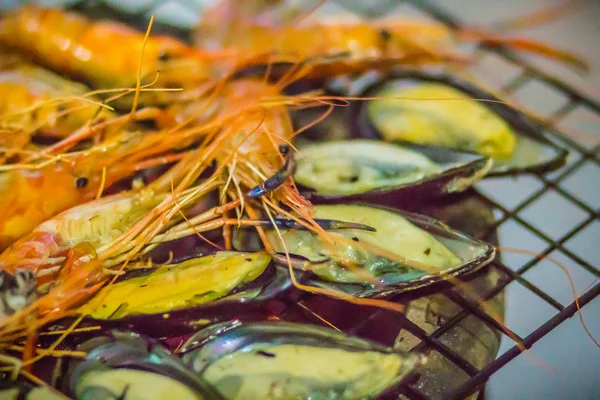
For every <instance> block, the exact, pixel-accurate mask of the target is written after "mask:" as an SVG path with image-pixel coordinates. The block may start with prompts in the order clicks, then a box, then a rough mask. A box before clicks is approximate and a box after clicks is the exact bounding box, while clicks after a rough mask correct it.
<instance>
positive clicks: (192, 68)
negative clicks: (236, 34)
mask: <svg viewBox="0 0 600 400" xmlns="http://www.w3.org/2000/svg"><path fill="white" fill-rule="evenodd" d="M0 45H4V46H6V47H9V48H11V49H14V50H16V51H19V52H23V53H26V54H27V55H28V56H31V57H32V58H33V59H34V60H36V61H37V62H38V63H40V64H41V65H44V66H46V67H48V68H50V69H53V70H55V71H57V72H60V73H64V74H68V75H70V76H72V77H75V78H77V79H80V80H82V81H85V82H87V83H88V84H89V85H90V86H92V87H93V88H97V89H98V88H130V87H134V86H135V84H136V80H137V79H138V77H141V80H142V82H143V83H149V82H151V83H155V84H156V85H158V86H161V87H167V88H180V87H187V88H190V87H194V88H195V87H197V86H198V85H202V84H204V83H206V82H208V81H211V80H213V79H216V77H217V76H218V75H219V74H222V73H223V71H224V70H227V66H228V65H233V64H232V62H233V61H232V59H231V58H223V57H222V56H221V55H220V54H207V53H204V52H202V51H200V50H198V49H194V48H191V47H189V46H186V45H185V44H183V43H182V42H180V41H178V40H176V39H174V38H171V37H168V36H152V37H149V38H145V37H144V34H143V33H142V32H138V31H136V30H134V29H132V28H130V27H127V26H126V25H123V24H119V23H115V22H109V21H98V22H94V21H91V20H89V19H88V18H86V17H84V16H83V15H80V14H78V13H74V12H65V11H63V10H60V9H54V8H44V7H38V6H33V5H32V6H24V7H21V8H19V9H17V10H15V11H13V12H11V13H7V14H6V15H5V16H4V17H3V18H2V20H1V21H0ZM142 48H144V62H143V64H142V65H141V66H140V65H139V64H138V61H139V60H138V59H137V57H132V56H131V55H132V54H141V51H142ZM170 94H172V93H169V92H165V91H145V92H143V93H142V95H141V97H140V101H141V103H142V104H144V103H152V104H157V103H164V102H168V101H170V100H171V98H172V97H171V96H169V95H170ZM130 100H131V99H130V98H122V99H120V100H119V103H117V104H121V105H123V106H127V107H128V106H129V105H130Z"/></svg>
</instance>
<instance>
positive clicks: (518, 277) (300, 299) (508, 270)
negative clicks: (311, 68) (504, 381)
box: [270, 1, 600, 399]
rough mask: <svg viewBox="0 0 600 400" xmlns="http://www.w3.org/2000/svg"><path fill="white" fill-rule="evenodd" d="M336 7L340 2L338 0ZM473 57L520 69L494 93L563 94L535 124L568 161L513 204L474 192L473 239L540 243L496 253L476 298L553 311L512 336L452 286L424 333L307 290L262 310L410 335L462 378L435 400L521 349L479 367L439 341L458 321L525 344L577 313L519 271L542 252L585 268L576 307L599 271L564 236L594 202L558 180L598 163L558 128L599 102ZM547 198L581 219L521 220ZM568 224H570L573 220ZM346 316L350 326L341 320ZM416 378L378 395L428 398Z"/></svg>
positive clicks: (518, 61)
mask: <svg viewBox="0 0 600 400" xmlns="http://www.w3.org/2000/svg"><path fill="white" fill-rule="evenodd" d="M340 4H343V3H342V2H340ZM411 5H415V3H413V2H411ZM416 6H417V7H419V8H420V9H421V10H422V11H425V12H426V13H428V14H430V15H432V16H433V17H434V18H435V19H437V20H439V21H441V22H444V23H446V24H447V25H449V26H451V27H458V26H459V25H458V23H457V22H456V21H455V20H454V19H452V18H451V17H450V16H448V15H446V14H445V13H444V12H442V11H441V10H440V9H438V8H436V7H435V6H434V5H432V4H430V3H427V2H423V1H419V2H416ZM481 54H494V55H495V56H497V57H499V58H500V59H502V60H504V61H505V62H507V63H510V64H511V65H513V66H515V67H517V68H518V69H519V70H520V72H519V73H518V74H517V75H516V76H514V77H511V79H510V80H509V81H508V82H507V83H506V84H505V85H504V87H503V88H502V90H501V92H502V93H504V94H507V95H510V94H515V93H517V92H518V91H519V89H521V88H523V87H525V86H527V85H530V84H536V85H543V86H544V87H547V88H550V89H552V91H557V92H559V93H560V94H561V95H562V96H563V97H565V98H566V99H567V101H566V102H565V103H564V104H562V105H561V106H560V107H558V108H557V109H556V110H554V111H553V113H552V114H551V115H549V116H547V117H546V118H545V120H546V122H542V123H541V124H542V126H543V128H544V129H545V131H546V132H547V134H548V135H549V136H550V137H551V138H552V139H553V140H555V142H556V143H557V144H559V145H561V146H563V147H567V148H569V149H570V151H571V153H572V154H571V158H572V159H575V160H574V161H573V162H570V163H569V164H568V165H567V166H566V167H564V168H563V169H561V170H559V171H557V172H555V173H552V174H548V175H541V174H535V175H532V176H531V177H527V178H526V179H527V180H528V181H527V182H526V183H527V184H528V186H533V187H534V188H535V189H534V191H533V192H531V193H528V194H527V196H525V197H524V198H522V199H520V200H518V201H512V202H510V201H509V202H508V203H512V204H508V205H507V204H503V203H504V202H503V201H502V200H499V199H497V198H495V197H494V196H493V192H494V191H497V190H498V189H500V190H502V189H501V188H502V186H501V185H499V181H498V180H494V181H492V182H490V183H486V184H485V185H484V187H483V191H484V192H486V191H487V192H490V193H489V194H487V195H486V196H485V197H482V199H484V201H485V202H487V203H488V204H489V206H490V207H492V208H493V210H494V214H498V215H499V216H498V217H497V218H496V220H495V221H494V222H493V224H492V225H491V226H488V227H487V231H486V232H484V233H482V234H481V235H480V238H482V239H484V240H488V241H490V242H492V243H493V242H494V235H495V233H496V231H497V230H498V229H499V228H501V227H502V226H506V225H507V224H511V228H512V229H513V230H519V231H524V232H526V233H527V234H528V235H529V236H532V237H535V238H536V239H537V240H536V242H540V243H541V246H542V248H541V249H540V251H539V254H538V255H537V256H535V257H533V258H531V259H530V260H528V261H526V262H524V263H522V262H518V264H517V262H514V263H511V264H510V266H509V265H507V264H508V263H504V262H502V261H501V260H500V257H497V259H496V260H495V261H494V262H493V263H492V264H491V265H490V266H489V267H488V268H487V270H486V271H484V272H482V273H483V274H489V273H490V270H496V272H498V273H499V275H500V276H501V278H500V279H498V280H497V281H496V283H495V284H494V285H493V286H492V287H489V288H487V290H486V292H485V293H484V294H483V295H482V297H483V298H484V299H485V300H488V299H492V298H494V297H495V296H499V295H501V294H502V293H503V292H504V291H505V290H506V289H507V288H509V287H512V286H514V285H521V286H522V287H524V288H525V289H526V290H528V291H529V292H530V293H531V294H533V295H534V296H535V297H537V298H538V299H539V300H541V301H542V302H544V303H546V304H547V305H549V306H550V307H551V309H552V310H553V311H552V313H553V314H552V316H551V318H549V319H547V320H545V321H544V322H543V323H539V324H536V327H535V329H533V331H532V332H530V333H528V334H526V335H522V336H521V335H517V333H515V332H512V331H511V327H510V326H508V327H505V326H503V325H501V324H499V323H498V322H496V319H495V318H494V317H493V316H492V315H489V314H487V313H486V312H485V311H484V310H482V308H480V307H479V306H478V303H477V302H476V301H474V300H473V299H470V298H469V296H468V295H466V294H461V293H459V291H457V290H454V289H450V290H447V291H445V292H443V293H442V295H443V296H445V297H446V299H447V300H448V301H450V302H452V303H454V304H455V305H457V306H458V307H459V310H460V311H458V312H457V313H456V314H455V315H454V316H452V317H451V318H449V319H447V320H445V321H443V322H441V323H440V324H437V327H436V329H435V330H433V331H430V332H428V331H426V330H424V329H423V328H422V327H421V326H419V325H417V324H416V323H414V322H413V321H411V319H410V318H409V317H407V316H405V315H399V314H393V313H389V312H387V311H383V310H381V311H375V312H372V311H365V310H359V309H357V308H354V307H351V306H342V305H340V304H339V303H338V302H336V301H332V300H329V299H324V298H318V299H317V298H316V297H315V296H313V295H309V294H297V295H296V296H295V297H292V298H290V299H287V300H284V301H283V302H282V303H281V304H279V305H272V306H271V309H270V312H273V313H275V314H276V315H277V316H278V317H280V318H285V319H293V320H303V321H305V322H311V323H316V324H325V325H329V326H334V327H335V328H337V329H340V330H343V331H345V332H348V333H351V334H357V335H360V336H365V337H369V338H371V339H376V340H379V341H384V342H385V341H388V342H389V341H390V339H392V340H393V338H394V337H396V336H397V335H396V334H395V333H392V331H394V330H395V332H398V331H401V330H405V331H408V332H410V334H411V335H413V336H414V337H415V338H417V339H418V340H419V341H420V343H419V344H417V345H416V346H415V347H413V349H412V351H416V352H424V353H429V354H432V353H435V356H436V357H442V358H445V359H446V360H447V361H448V362H449V363H451V364H453V365H454V366H456V367H457V368H459V369H460V370H462V371H463V372H464V379H462V380H461V382H456V386H454V387H450V388H446V390H444V391H442V392H439V391H438V392H437V393H436V396H435V397H438V396H437V394H439V395H440V397H442V398H444V399H461V398H465V397H469V396H470V395H473V394H475V393H477V392H479V396H480V397H483V390H482V389H483V385H484V384H485V383H486V381H487V380H488V379H489V378H490V376H491V375H492V374H494V373H495V372H497V371H498V370H499V369H501V368H503V367H504V366H505V365H506V364H507V363H509V362H510V361H511V360H513V359H514V358H515V357H517V356H518V355H519V354H520V353H521V352H522V351H521V350H520V348H519V346H517V345H516V343H515V342H514V341H513V342H512V343H515V345H514V346H513V347H512V348H510V349H509V350H508V351H506V352H504V353H503V354H501V355H500V356H499V357H498V358H496V359H495V360H492V361H491V362H488V363H487V364H486V365H484V366H483V367H481V368H477V367H476V366H475V365H473V363H472V362H470V361H469V360H468V359H466V358H465V356H464V354H459V353H460V352H458V351H456V350H455V349H453V348H451V347H449V346H448V345H446V344H445V343H444V341H443V340H441V338H442V337H443V336H444V335H446V334H448V333H449V332H450V331H452V329H453V328H455V327H457V326H458V325H459V324H461V323H462V322H464V321H465V320H466V319H467V318H469V316H475V317H476V318H478V319H479V320H481V321H483V323H485V324H486V325H487V326H489V327H490V328H491V329H493V330H494V331H495V332H497V333H501V334H503V335H505V336H504V337H503V340H510V339H509V337H508V336H511V337H513V338H515V337H516V338H518V340H520V341H521V342H522V343H523V344H524V345H525V347H526V348H527V349H529V348H530V347H531V346H533V344H535V343H536V342H537V341H539V340H540V339H541V338H542V337H544V336H545V335H546V334H548V333H549V332H550V331H552V330H553V329H555V328H556V327H557V326H558V325H559V324H561V323H562V322H564V321H565V320H567V319H568V318H570V317H571V316H573V315H574V314H575V313H576V312H577V304H576V302H574V301H572V300H573V298H571V299H570V301H571V302H566V301H565V300H564V299H562V301H561V300H559V299H557V298H556V297H555V296H553V295H552V294H551V293H549V291H548V290H544V288H542V287H541V286H540V285H539V284H538V283H536V279H534V278H535V276H534V277H533V278H530V277H528V276H527V273H528V272H529V271H532V269H533V268H534V267H535V266H537V265H539V264H540V263H541V262H542V260H544V258H545V257H547V256H549V255H551V254H552V255H554V254H560V255H561V258H566V259H567V260H568V262H569V264H570V265H571V264H575V265H576V266H577V267H576V268H582V269H584V270H585V271H587V274H586V275H585V276H586V278H588V280H587V281H586V283H587V288H585V289H586V290H585V291H584V292H583V294H582V295H580V296H579V298H578V303H579V307H583V306H584V305H585V304H587V303H589V302H590V301H592V300H593V299H594V298H595V297H597V296H598V295H600V283H599V282H598V278H599V277H600V270H599V269H598V267H597V266H595V265H592V263H590V262H588V261H586V260H585V259H584V258H583V257H582V256H580V255H578V254H576V253H575V252H574V251H572V250H570V249H569V248H568V247H567V246H565V244H566V243H567V242H568V241H569V240H570V239H573V238H574V237H575V236H576V235H579V234H580V233H582V232H583V231H584V230H585V229H586V228H590V227H591V226H592V225H593V223H594V221H595V220H596V219H598V217H599V210H598V205H597V204H596V205H594V204H590V202H591V201H592V199H590V198H586V199H584V198H583V197H590V196H586V195H585V194H582V193H577V190H570V189H569V185H568V184H565V183H566V182H567V181H568V179H569V177H573V176H575V175H576V174H577V173H578V172H579V171H581V170H582V169H583V168H585V167H586V166H588V165H590V164H594V165H595V166H597V165H598V164H599V161H600V159H599V154H600V152H599V150H600V147H599V146H595V147H593V148H586V147H585V146H584V145H581V144H579V143H577V142H576V141H574V140H573V139H571V138H569V137H568V136H567V135H565V134H564V133H562V132H561V130H560V128H559V127H560V125H561V121H562V120H563V119H565V118H567V117H568V116H569V115H571V114H573V113H574V112H575V111H576V110H580V109H582V108H583V109H587V110H589V111H591V112H592V113H598V114H600V104H598V103H597V102H595V101H594V100H592V99H590V98H588V97H586V96H585V95H583V94H581V93H579V92H578V91H576V90H575V89H573V88H572V87H570V86H568V85H567V84H565V83H563V82H561V81H560V80H558V79H556V78H555V77H553V76H550V75H548V74H546V73H544V72H543V71H542V70H540V69H539V68H536V67H535V66H533V65H532V64H530V63H528V62H526V61H525V60H524V59H522V58H520V57H518V56H516V55H514V54H512V53H510V52H508V51H506V50H503V49H499V48H493V49H492V48H486V49H481ZM504 181H505V182H506V181H507V179H506V178H505V179H504ZM508 184H511V182H510V179H508ZM589 184H591V185H594V184H596V185H598V184H600V182H589ZM521 186H522V185H521ZM480 189H481V188H480ZM486 189H487V190H486ZM548 195H551V196H559V198H560V201H561V202H563V203H565V206H566V207H575V208H576V209H577V211H576V214H577V215H580V216H581V218H579V220H578V221H576V223H575V224H574V225H573V226H570V227H569V228H568V229H567V231H565V232H560V233H559V234H556V232H549V231H547V230H546V229H542V228H539V227H536V226H535V225H536V224H534V223H531V222H530V221H529V219H531V218H527V212H528V210H531V209H538V210H540V209H541V207H543V204H536V203H537V202H539V201H540V200H541V199H543V198H544V196H548ZM580 197H581V198H580ZM541 211H545V212H548V213H550V212H552V211H555V212H556V211H558V210H549V209H547V208H544V209H542V210H541ZM524 215H525V216H524ZM570 222H571V223H572V222H573V221H570ZM542 225H543V224H542ZM583 234H584V233H582V235H583ZM521 247H522V248H527V245H525V244H522V245H521ZM563 283H564V285H567V280H566V279H564V278H563ZM590 284H591V285H590ZM580 292H581V291H580ZM400 301H401V302H402V303H404V304H408V303H409V299H406V298H404V299H400ZM357 316H358V317H357ZM349 320H351V321H352V323H349ZM438 322H439V321H438ZM374 325H377V326H378V329H375V328H372V329H371V331H368V332H365V328H367V327H368V326H371V327H372V326H374ZM373 329H375V330H377V332H374V331H373ZM582 340H587V338H582ZM386 344H390V343H386ZM418 380H419V376H411V377H409V378H407V379H405V380H404V381H403V382H402V383H401V384H400V385H399V387H397V388H396V393H390V394H388V395H386V396H387V397H389V398H398V395H400V397H401V398H404V397H407V398H411V399H428V398H432V397H431V396H430V395H427V394H426V393H425V391H423V390H422V389H421V388H419V387H418V385H417V382H418ZM387 397H386V398H387Z"/></svg>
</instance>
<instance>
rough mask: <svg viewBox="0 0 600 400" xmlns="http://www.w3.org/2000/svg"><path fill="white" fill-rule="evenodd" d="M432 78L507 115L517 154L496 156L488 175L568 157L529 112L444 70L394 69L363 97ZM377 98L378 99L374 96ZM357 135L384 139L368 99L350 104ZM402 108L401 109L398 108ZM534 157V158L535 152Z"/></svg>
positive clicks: (538, 167) (548, 166) (542, 168)
mask: <svg viewBox="0 0 600 400" xmlns="http://www.w3.org/2000/svg"><path fill="white" fill-rule="evenodd" d="M423 82H433V83H438V84H442V85H446V86H448V87H451V88H454V89H457V90H459V91H461V92H463V93H465V94H466V95H468V96H469V97H472V98H474V99H479V100H486V101H484V102H481V104H482V105H485V106H486V107H488V108H489V109H491V110H492V111H493V112H494V113H496V114H497V115H498V116H500V117H501V118H502V119H504V120H505V121H506V122H507V123H508V124H509V125H510V126H511V128H512V129H513V131H514V133H515V136H516V139H517V144H516V149H515V152H514V154H513V155H512V156H511V157H510V158H509V159H507V160H494V166H493V167H492V169H491V171H490V172H489V173H488V176H504V175H515V174H519V173H543V172H550V171H554V170H556V169H559V168H561V167H562V166H564V165H565V163H566V161H567V156H568V151H567V150H566V149H564V148H562V147H559V146H557V145H556V144H554V143H553V142H552V141H550V140H549V139H548V138H547V137H545V136H544V134H543V133H542V131H543V128H542V127H541V126H540V124H539V123H537V122H536V121H534V120H533V119H532V118H530V117H529V116H527V115H525V114H524V113H522V112H520V111H519V110H517V109H515V108H513V107H511V106H510V105H508V104H504V103H502V102H501V101H500V100H499V99H498V98H497V97H495V96H494V95H492V94H490V93H487V92H486V91H484V90H482V89H480V88H477V87H476V86H474V85H473V84H472V83H470V82H468V81H466V80H463V79H461V78H458V77H455V76H452V75H448V74H447V73H444V72H430V71H414V70H410V71H395V72H394V73H393V74H391V75H388V76H387V77H386V79H385V80H381V81H378V82H376V83H374V84H372V85H370V86H368V87H367V88H366V89H365V90H364V91H363V92H362V94H361V97H372V96H375V95H376V93H377V92H379V91H380V90H382V89H384V88H385V87H386V86H387V85H390V84H398V85H402V86H403V87H409V86H413V85H418V84H420V83H423ZM374 101H376V100H374ZM348 112H349V113H350V117H351V118H354V123H353V124H352V129H353V135H354V136H355V137H366V138H370V139H381V138H382V136H381V134H380V132H379V131H378V129H377V127H376V126H375V125H374V123H373V122H372V121H371V118H370V116H369V112H368V105H367V102H353V103H352V104H351V106H350V108H349V111H348ZM399 112H401V111H400V110H399ZM533 153H536V154H535V157H534V158H533V159H532V157H533V156H532V154H533Z"/></svg>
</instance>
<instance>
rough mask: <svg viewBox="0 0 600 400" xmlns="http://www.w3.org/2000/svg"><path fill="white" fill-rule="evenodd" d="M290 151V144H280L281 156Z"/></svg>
mask: <svg viewBox="0 0 600 400" xmlns="http://www.w3.org/2000/svg"><path fill="white" fill-rule="evenodd" d="M289 151H290V146H288V145H287V144H282V145H280V146H279V152H280V153H281V155H282V156H285V155H286V154H287V153H288V152H289Z"/></svg>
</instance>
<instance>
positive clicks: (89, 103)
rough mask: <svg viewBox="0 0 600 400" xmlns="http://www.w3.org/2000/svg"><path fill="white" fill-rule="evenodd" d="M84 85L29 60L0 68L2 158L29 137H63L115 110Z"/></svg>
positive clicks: (27, 143) (27, 144) (15, 152)
mask: <svg viewBox="0 0 600 400" xmlns="http://www.w3.org/2000/svg"><path fill="white" fill-rule="evenodd" d="M87 92H88V90H87V88H86V87H85V86H83V85H80V84H76V83H74V82H70V81H68V80H66V79H64V78H62V77H60V76H58V75H55V74H53V73H51V72H50V71H46V70H44V69H42V68H39V67H36V66H34V65H31V64H19V65H17V66H16V67H13V68H6V69H2V70H1V71H0V130H2V132H3V134H2V139H1V143H2V146H3V147H4V149H3V151H4V152H5V156H4V158H5V159H7V158H11V157H13V158H14V156H15V155H18V154H19V152H18V150H19V149H22V148H26V147H29V148H35V146H30V142H31V138H32V136H34V135H40V136H43V137H47V138H52V139H56V138H65V137H67V136H69V135H70V134H71V133H72V132H74V131H76V130H77V129H79V128H82V127H83V126H85V125H87V124H88V123H89V121H91V120H94V119H95V120H97V121H102V120H108V119H111V118H113V117H114V116H115V113H114V112H112V111H111V110H110V108H109V107H108V106H104V105H102V104H101V103H100V102H98V101H97V100H96V99H94V98H93V97H91V96H87V95H86V93H87Z"/></svg>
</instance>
